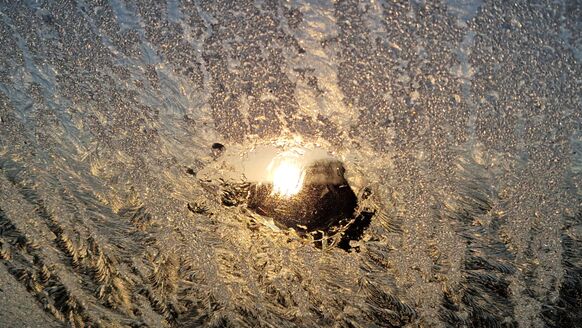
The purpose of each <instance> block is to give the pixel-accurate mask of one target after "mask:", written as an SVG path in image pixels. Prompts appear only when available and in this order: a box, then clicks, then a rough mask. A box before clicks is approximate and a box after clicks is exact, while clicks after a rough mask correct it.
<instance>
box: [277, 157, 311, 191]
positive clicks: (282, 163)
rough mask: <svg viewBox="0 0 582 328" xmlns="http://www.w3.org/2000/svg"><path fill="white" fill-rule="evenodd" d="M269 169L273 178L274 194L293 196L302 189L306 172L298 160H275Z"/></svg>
mask: <svg viewBox="0 0 582 328" xmlns="http://www.w3.org/2000/svg"><path fill="white" fill-rule="evenodd" d="M269 170H270V171H271V172H272V179H273V191H272V192H271V194H272V195H280V196H283V197H291V196H293V195H295V194H297V193H298V192H299V191H301V188H302V187H303V180H304V178H305V172H304V171H303V169H302V167H301V165H300V163H299V162H298V161H296V160H294V159H293V158H282V159H280V160H274V161H273V162H271V164H270V165H269Z"/></svg>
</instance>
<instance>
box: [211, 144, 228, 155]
mask: <svg viewBox="0 0 582 328" xmlns="http://www.w3.org/2000/svg"><path fill="white" fill-rule="evenodd" d="M211 148H212V155H213V156H214V157H218V156H220V155H222V153H223V152H224V150H225V149H226V147H224V145H223V144H221V143H218V142H215V143H213V144H212V147H211Z"/></svg>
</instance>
